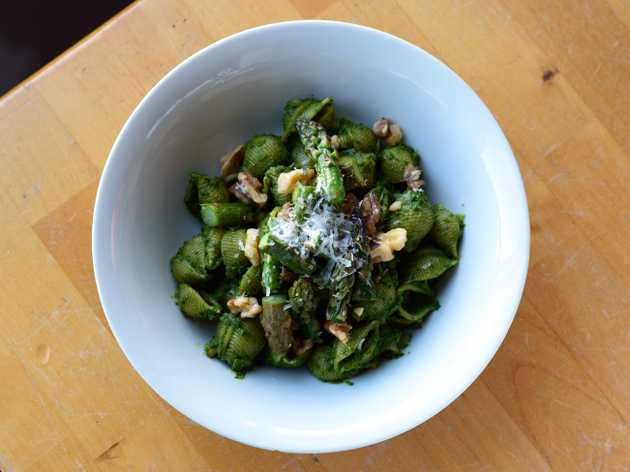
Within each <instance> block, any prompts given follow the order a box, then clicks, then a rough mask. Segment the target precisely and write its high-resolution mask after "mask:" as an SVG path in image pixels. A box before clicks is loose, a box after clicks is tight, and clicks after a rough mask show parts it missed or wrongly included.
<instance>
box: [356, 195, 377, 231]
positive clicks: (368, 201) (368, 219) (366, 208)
mask: <svg viewBox="0 0 630 472" xmlns="http://www.w3.org/2000/svg"><path fill="white" fill-rule="evenodd" d="M360 209H361V219H362V220H363V224H364V225H365V228H366V229H367V233H368V234H369V235H370V236H374V235H375V234H376V225H377V224H378V222H379V221H380V219H381V204H380V203H379V202H378V198H376V195H374V193H372V192H370V193H368V194H367V195H366V196H365V197H363V200H361V203H360Z"/></svg>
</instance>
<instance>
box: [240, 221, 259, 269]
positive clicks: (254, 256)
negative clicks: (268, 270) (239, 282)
mask: <svg viewBox="0 0 630 472" xmlns="http://www.w3.org/2000/svg"><path fill="white" fill-rule="evenodd" d="M245 234H246V235H245V248H244V249H243V252H244V253H245V257H247V259H249V262H251V263H252V265H253V266H255V267H258V265H259V264H260V254H259V253H258V239H259V235H258V230H257V229H256V228H249V229H248V230H247V232H246V233H245Z"/></svg>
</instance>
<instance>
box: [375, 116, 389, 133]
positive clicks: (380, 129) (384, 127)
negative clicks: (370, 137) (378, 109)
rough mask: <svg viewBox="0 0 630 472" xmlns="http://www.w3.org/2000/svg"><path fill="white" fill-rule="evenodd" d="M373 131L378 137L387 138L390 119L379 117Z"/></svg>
mask: <svg viewBox="0 0 630 472" xmlns="http://www.w3.org/2000/svg"><path fill="white" fill-rule="evenodd" d="M372 133H374V135H375V136H376V137H377V138H386V137H387V135H388V134H389V120H388V119H387V118H379V119H378V120H376V121H375V122H374V124H373V125H372Z"/></svg>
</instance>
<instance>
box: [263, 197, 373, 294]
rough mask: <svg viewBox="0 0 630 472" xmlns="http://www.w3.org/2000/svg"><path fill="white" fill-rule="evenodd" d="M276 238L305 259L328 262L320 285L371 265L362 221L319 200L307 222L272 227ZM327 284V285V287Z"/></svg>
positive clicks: (309, 210)
mask: <svg viewBox="0 0 630 472" xmlns="http://www.w3.org/2000/svg"><path fill="white" fill-rule="evenodd" d="M269 229H270V232H271V234H272V235H273V237H274V238H276V239H278V240H279V241H282V242H284V243H285V244H286V245H287V246H288V247H290V248H293V249H295V250H297V251H298V252H299V254H300V256H301V257H302V258H304V259H309V258H313V257H317V258H322V259H324V261H325V263H324V266H323V268H322V270H321V272H320V274H319V276H318V277H317V278H318V280H320V281H321V283H319V285H321V286H323V285H328V284H330V283H333V282H334V280H331V278H333V277H334V278H335V279H337V280H338V278H340V277H346V276H349V275H352V274H353V273H355V272H356V271H358V270H360V269H361V268H362V267H363V266H364V265H365V264H366V263H367V250H366V245H367V241H366V236H365V231H364V228H363V222H362V221H361V218H359V217H358V216H356V215H347V214H345V213H342V212H339V211H336V210H335V209H334V208H333V207H332V206H330V205H329V204H328V203H326V202H325V201H324V200H323V199H321V198H320V199H317V200H316V201H314V202H313V204H312V206H311V207H310V208H307V209H306V210H305V212H304V221H302V222H301V223H299V224H298V223H297V222H296V221H295V220H294V219H292V218H276V219H275V220H274V222H273V223H272V224H270V228H269ZM326 282H327V283H326Z"/></svg>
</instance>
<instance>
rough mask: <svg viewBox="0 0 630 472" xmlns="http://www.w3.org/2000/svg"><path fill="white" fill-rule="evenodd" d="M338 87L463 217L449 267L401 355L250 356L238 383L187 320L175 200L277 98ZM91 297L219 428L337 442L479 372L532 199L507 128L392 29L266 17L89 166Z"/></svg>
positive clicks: (243, 435)
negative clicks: (95, 176) (315, 370)
mask: <svg viewBox="0 0 630 472" xmlns="http://www.w3.org/2000/svg"><path fill="white" fill-rule="evenodd" d="M309 95H315V96H332V97H334V99H335V106H336V108H337V110H338V112H339V113H340V114H341V115H347V116H350V117H352V118H354V119H357V120H360V121H363V122H365V123H372V122H373V121H374V119H376V118H378V117H380V116H382V115H386V116H389V117H392V118H394V119H395V120H396V121H398V122H399V123H400V124H401V125H402V127H403V128H404V132H405V138H406V140H407V142H408V144H410V145H411V146H413V147H415V148H416V149H417V150H419V151H420V153H421V154H422V158H423V167H424V169H425V176H426V180H427V186H428V188H429V194H430V196H431V197H432V199H434V200H435V201H439V202H442V203H443V204H445V205H446V206H448V207H449V208H451V209H452V210H455V211H458V212H464V213H466V230H465V236H464V240H463V245H462V249H461V257H462V260H461V264H460V265H459V267H458V268H457V269H456V271H455V272H454V273H453V275H452V276H451V277H450V280H449V282H448V284H446V287H445V289H444V291H443V292H442V293H441V296H440V301H441V304H442V307H441V308H440V310H439V311H437V312H435V313H434V314H433V315H432V316H431V317H430V318H429V321H428V322H427V323H426V324H425V326H424V327H423V328H422V329H420V330H418V331H416V332H415V334H414V337H413V340H412V343H411V345H410V347H409V349H408V351H409V353H408V354H407V355H405V356H403V357H402V358H400V359H398V360H395V361H392V362H386V363H384V364H383V365H382V366H381V367H380V368H379V369H377V370H374V371H371V372H368V373H366V374H364V375H361V376H360V377H358V378H357V379H356V381H355V384H354V386H352V387H351V386H348V385H345V384H341V385H333V384H326V383H322V382H320V381H318V380H316V379H315V378H313V377H311V376H310V375H309V374H308V373H307V372H306V371H301V370H299V371H282V370H275V369H269V368H260V369H257V370H256V371H254V372H251V373H249V374H248V375H247V376H246V378H245V379H244V380H236V379H235V378H234V375H233V373H232V372H230V371H229V370H228V369H227V368H226V367H225V365H223V364H222V363H220V362H217V361H213V360H209V359H207V358H206V357H205V355H204V352H203V349H202V346H203V344H204V342H206V341H207V340H208V339H209V338H210V336H211V329H209V328H207V327H205V326H201V325H198V324H196V323H193V322H190V321H189V320H186V319H185V318H184V317H182V316H181V315H180V314H179V312H178V310H177V308H176V307H175V305H174V303H173V301H172V300H171V294H172V292H173V290H174V283H173V280H172V278H171V275H170V273H169V258H170V257H171V255H172V254H173V253H174V252H175V251H176V250H177V248H178V246H179V245H180V243H181V242H182V241H183V240H184V239H187V238H189V237H191V236H192V235H194V234H195V233H196V232H198V231H199V229H200V226H199V224H198V223H197V222H196V221H195V219H194V218H193V217H191V216H190V215H189V213H188V211H187V210H186V208H185V207H184V205H183V203H182V196H183V193H184V188H185V186H186V181H187V176H188V173H189V172H190V171H192V170H198V171H202V172H208V173H215V172H216V171H217V169H218V159H219V157H220V156H222V155H223V154H224V153H225V152H226V151H228V150H230V149H231V148H233V147H234V146H235V145H237V144H239V143H241V142H242V141H244V140H245V139H246V138H247V137H249V136H251V135H252V134H254V133H261V132H270V131H271V132H279V123H280V120H281V112H282V107H283V105H284V103H285V102H286V101H287V100H288V99H291V98H294V97H303V96H309ZM92 249H93V255H94V267H95V273H96V280H97V284H98V290H99V295H100V298H101V302H102V304H103V307H104V309H105V313H106V315H107V319H108V320H109V323H110V325H111V327H112V330H113V332H114V334H115V336H116V338H117V339H118V342H119V343H120V346H121V347H122V349H123V351H124V352H125V354H126V355H127V357H128V358H129V360H130V362H131V363H132V364H133V366H134V367H135V368H136V370H137V371H138V372H139V373H140V375H141V376H142V377H143V378H144V379H145V380H146V381H147V382H148V383H149V385H151V387H152V388H153V389H154V390H155V391H156V392H157V393H158V394H159V395H161V396H162V397H163V398H164V399H165V400H166V401H167V402H169V403H170V404H171V405H173V406H174V407H175V408H177V409H178V410H179V411H181V412H182V413H183V414H185V415H186V416H188V417H189V418H191V419H193V420H194V421H196V422H197V423H199V424H201V425H203V426H206V427H207V428H209V429H211V430H213V431H215V432H217V433H219V434H221V435H224V436H226V437H228V438H231V439H234V440H237V441H240V442H243V443H246V444H250V445H253V446H257V447H262V448H267V449H278V450H282V451H294V452H324V451H339V450H345V449H351V448H356V447H360V446H366V445H369V444H373V443H376V442H379V441H382V440H384V439H387V438H390V437H392V436H395V435H397V434H400V433H402V432H404V431H407V430H409V429H411V428H413V427H414V426H416V425H418V424H420V423H422V422H423V421H425V420H427V419H428V418H430V417H431V416H433V415H435V414H436V413H438V412H439V411H440V410H441V409H443V408H444V407H446V406H447V405H448V404H449V403H450V402H452V401H453V400H454V399H455V398H456V397H457V396H458V395H460V394H461V393H462V392H463V391H464V390H465V389H466V388H467V387H468V386H469V385H470V384H471V383H472V382H473V381H474V380H475V379H476V378H477V376H478V375H479V374H480V373H481V371H482V370H483V369H484V367H485V366H486V365H487V364H488V362H489V361H490V359H491V358H492V356H493V355H494V353H495V352H496V350H497V348H498V347H499V345H500V343H501V342H502V340H503V338H504V336H505V334H506V332H507V330H508V328H509V326H510V324H511V322H512V319H513V317H514V314H515V312H516V309H517V307H518V304H519V301H520V298H521V293H522V290H523V285H524V282H525V276H526V272H527V264H528V257H529V220H528V212H527V202H526V197H525V192H524V189H523V183H522V180H521V176H520V174H519V170H518V167H517V164H516V161H515V159H514V156H513V154H512V151H511V150H510V146H509V145H508V143H507V141H506V139H505V137H504V135H503V133H502V132H501V130H500V128H499V126H498V125H497V123H496V122H495V120H494V118H493V117H492V115H491V114H490V112H489V111H488V109H487V108H486V107H485V106H484V104H483V103H482V102H481V100H480V99H479V98H478V97H477V96H476V95H475V93H474V92H473V91H472V90H471V89H470V88H469V87H468V86H467V85H466V84H465V83H464V82H463V81H462V80H461V79H460V78H459V77H458V76H457V75H456V74H455V73H453V72H452V71H451V70H450V69H449V68H447V67H446V66H445V65H444V64H442V63H441V62H439V61H438V60H436V59H435V58H433V57H432V56H430V55H429V54H427V53H426V52H424V51H422V50H421V49H418V48H417V47H415V46H413V45H411V44H409V43H407V42H405V41H403V40H401V39H398V38H396V37H393V36H390V35H388V34H385V33H382V32H379V31H376V30H373V29H369V28H365V27H360V26H356V25H351V24H346V23H336V22H322V21H313V22H310V21H309V22H289V23H280V24H275V25H269V26H264V27H260V28H256V29H253V30H249V31H245V32H242V33H239V34H237V35H235V36H231V37H229V38H227V39H224V40H222V41H219V42H217V43H215V44H213V45H211V46H209V47H207V48H206V49H204V50H202V51H200V52H199V53H197V54H195V55H194V56H192V57H191V58H189V59H187V60H186V61H184V62H183V63H182V64H180V65H179V66H178V67H176V68H175V69H174V70H173V71H171V72H170V73H169V74H168V75H167V76H166V77H165V78H164V79H163V80H162V81H160V83H158V84H157V85H156V86H155V87H154V88H153V90H151V92H150V93H149V94H148V95H147V96H146V97H145V99H144V100H143V101H142V102H141V103H140V105H139V106H138V108H137V109H136V110H135V111H134V113H133V114H132V115H131V117H130V118H129V120H128V121H127V123H126V124H125V126H124V128H123V130H122V131H121V133H120V135H119V136H118V139H117V141H116V143H115V145H114V147H113V149H112V151H111V154H110V156H109V160H108V161H107V165H106V167H105V171H104V173H103V176H102V178H101V182H100V186H99V190H98V196H97V201H96V209H95V213H94V226H93V248H92Z"/></svg>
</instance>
